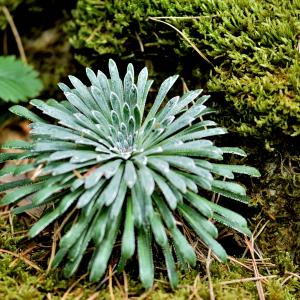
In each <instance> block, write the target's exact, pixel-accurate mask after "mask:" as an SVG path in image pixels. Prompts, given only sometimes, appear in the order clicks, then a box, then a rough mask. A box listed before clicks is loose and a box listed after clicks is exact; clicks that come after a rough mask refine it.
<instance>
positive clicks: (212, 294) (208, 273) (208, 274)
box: [206, 249, 216, 300]
mask: <svg viewBox="0 0 300 300" xmlns="http://www.w3.org/2000/svg"><path fill="white" fill-rule="evenodd" d="M210 255H211V249H209V250H208V254H207V259H206V274H207V278H208V287H209V297H210V300H215V299H216V297H215V294H214V288H213V284H212V280H211V275H210V270H209V267H210V262H211V258H210Z"/></svg>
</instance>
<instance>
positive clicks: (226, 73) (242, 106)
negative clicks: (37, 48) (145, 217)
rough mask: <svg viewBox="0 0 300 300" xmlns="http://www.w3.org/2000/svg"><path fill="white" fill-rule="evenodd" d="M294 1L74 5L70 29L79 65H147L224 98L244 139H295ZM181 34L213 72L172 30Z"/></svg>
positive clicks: (81, 0)
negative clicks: (113, 61)
mask: <svg viewBox="0 0 300 300" xmlns="http://www.w3.org/2000/svg"><path fill="white" fill-rule="evenodd" d="M299 9H300V2H299V0H293V1H278V0H271V1H259V0H256V1H250V0H243V1H240V0H225V1H224V0H217V1H210V0H194V1H189V0H185V1H182V0H175V1H170V0H163V1H162V0H155V1H149V0H143V1H141V0H128V1H117V0H115V1H98V0H78V2H77V8H76V9H75V10H73V20H72V21H70V22H69V23H68V25H67V32H68V35H69V36H70V41H71V43H72V44H73V46H74V47H75V48H77V49H78V51H77V58H78V59H79V60H80V62H82V63H83V64H90V63H91V62H98V63H100V62H101V60H102V59H103V58H104V57H106V55H116V56H119V57H121V58H122V59H128V58H130V59H131V60H135V61H139V60H146V61H151V63H152V64H153V68H154V73H155V74H158V73H160V74H161V72H164V71H166V70H167V72H168V73H170V72H172V71H175V69H176V71H177V72H178V71H179V72H180V73H181V75H182V76H183V77H184V78H185V79H186V78H189V79H190V78H191V76H190V74H192V75H193V76H192V78H191V81H192V82H194V83H195V82H197V83H198V84H199V83H201V84H202V85H204V84H207V87H208V89H209V90H211V91H214V92H224V93H225V95H226V100H227V101H228V102H229V103H231V104H233V106H234V108H235V112H234V116H235V117H234V118H235V120H236V121H238V124H237V125H236V126H235V129H237V130H238V131H239V132H241V133H243V134H251V135H259V136H270V135H271V134H272V133H277V132H280V133H284V134H286V135H298V134H299V133H300V127H299V121H300V117H299V116H300V114H299V109H300V93H299V84H298V83H299V79H300V72H299V71H300V66H299V53H298V51H297V49H296V47H297V45H298V40H297V35H298V33H300V22H299V18H298V11H299ZM163 16H168V17H172V16H173V17H174V16H176V17H180V18H177V19H160V20H163V21H165V22H168V23H169V24H172V25H174V26H175V27H176V28H178V29H179V30H181V31H182V33H184V34H185V35H186V36H187V37H188V38H189V39H190V40H191V41H192V42H193V43H194V44H195V45H196V46H197V47H198V49H200V50H201V51H202V52H203V53H204V54H205V55H206V57H207V58H208V59H209V60H210V61H211V62H212V63H213V65H214V67H211V66H210V65H209V64H208V63H206V61H205V60H203V59H202V58H201V57H200V56H199V55H198V54H197V53H196V52H195V51H193V49H192V48H191V45H190V44H188V43H187V42H186V41H184V40H183V39H182V37H181V36H179V35H178V33H176V31H175V30H174V29H172V28H171V27H169V26H167V25H166V24H162V23H159V22H155V21H153V20H150V19H149V17H163Z"/></svg>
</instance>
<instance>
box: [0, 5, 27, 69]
mask: <svg viewBox="0 0 300 300" xmlns="http://www.w3.org/2000/svg"><path fill="white" fill-rule="evenodd" d="M2 11H3V13H4V15H5V18H6V20H7V22H8V24H9V26H10V28H11V31H12V33H13V35H14V37H15V40H16V43H17V47H18V50H19V53H20V56H21V59H22V61H23V63H25V64H27V58H26V55H25V51H24V47H23V44H22V40H21V37H20V35H19V32H18V30H17V27H16V25H15V22H14V20H13V18H12V16H11V14H10V12H9V10H8V9H7V7H6V6H2Z"/></svg>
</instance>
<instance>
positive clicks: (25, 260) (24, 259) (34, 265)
mask: <svg viewBox="0 0 300 300" xmlns="http://www.w3.org/2000/svg"><path fill="white" fill-rule="evenodd" d="M0 253H6V254H9V255H12V256H14V257H16V258H18V259H20V260H22V261H23V262H25V263H26V264H27V265H28V266H30V267H32V268H33V269H35V270H37V271H42V269H41V268H40V267H39V266H38V265H36V264H35V263H33V262H32V261H30V260H29V259H28V258H26V257H24V256H22V255H21V254H18V253H14V252H11V251H9V250H5V249H0Z"/></svg>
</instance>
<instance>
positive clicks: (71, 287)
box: [61, 273, 88, 300]
mask: <svg viewBox="0 0 300 300" xmlns="http://www.w3.org/2000/svg"><path fill="white" fill-rule="evenodd" d="M87 275H88V274H87V273H86V274H83V275H82V276H81V277H79V278H78V279H77V280H76V281H75V282H74V283H73V284H72V285H71V286H70V287H69V288H68V289H67V291H66V292H65V293H64V295H63V296H62V298H61V300H67V299H68V295H69V294H70V292H71V291H72V290H73V289H74V287H75V286H76V285H77V284H78V283H79V282H80V281H81V280H82V279H84V278H85V277H87Z"/></svg>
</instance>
